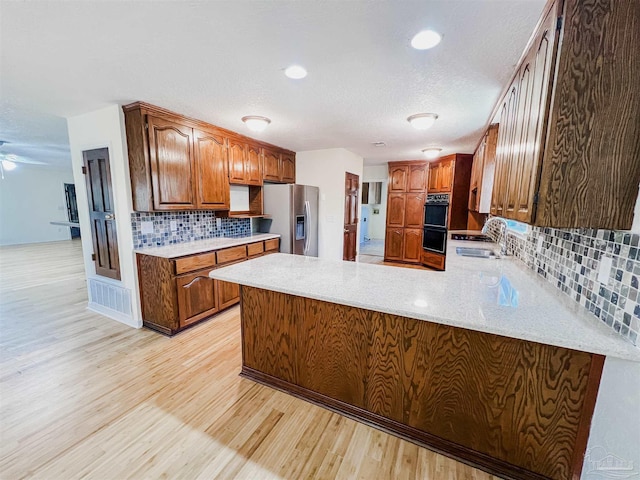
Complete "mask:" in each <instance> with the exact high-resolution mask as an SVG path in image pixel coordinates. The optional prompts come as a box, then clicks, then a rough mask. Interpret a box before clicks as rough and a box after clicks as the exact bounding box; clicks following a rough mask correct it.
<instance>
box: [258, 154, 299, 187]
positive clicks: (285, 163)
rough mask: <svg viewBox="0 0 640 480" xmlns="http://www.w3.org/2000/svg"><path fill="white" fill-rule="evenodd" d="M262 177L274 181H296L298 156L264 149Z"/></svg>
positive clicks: (266, 180)
mask: <svg viewBox="0 0 640 480" xmlns="http://www.w3.org/2000/svg"><path fill="white" fill-rule="evenodd" d="M262 158H263V161H262V179H263V180H264V181H265V182H272V183H295V181H296V157H295V155H292V154H287V153H282V152H279V151H276V150H273V149H267V148H265V149H263V150H262Z"/></svg>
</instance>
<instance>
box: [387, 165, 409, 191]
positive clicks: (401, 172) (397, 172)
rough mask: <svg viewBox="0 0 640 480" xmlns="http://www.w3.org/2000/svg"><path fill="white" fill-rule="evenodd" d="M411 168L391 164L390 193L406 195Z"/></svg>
mask: <svg viewBox="0 0 640 480" xmlns="http://www.w3.org/2000/svg"><path fill="white" fill-rule="evenodd" d="M408 177H409V166H408V165H406V164H400V165H397V164H393V163H389V193H392V192H396V193H404V192H406V191H407V180H408Z"/></svg>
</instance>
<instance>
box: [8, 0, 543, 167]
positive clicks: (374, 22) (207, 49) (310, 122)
mask: <svg viewBox="0 0 640 480" xmlns="http://www.w3.org/2000/svg"><path fill="white" fill-rule="evenodd" d="M543 6H544V0H462V1H458V0H441V1H430V0H422V1H410V0H394V1H384V0H375V1H373V0H369V1H365V0H352V1H347V0H342V1H327V0H269V1H266V0H265V1H246V0H235V1H209V2H205V1H200V2H192V1H165V2H150V1H102V2H87V1H82V2H79V1H64V2H63V1H49V2H12V1H6V0H0V32H1V33H0V35H1V37H0V41H1V43H0V68H1V74H2V77H1V84H0V99H1V100H0V113H1V114H2V115H1V117H0V140H8V141H10V142H12V143H13V147H14V149H16V150H17V149H20V148H22V149H24V150H23V151H24V155H25V156H27V154H28V155H30V156H31V158H32V159H34V160H42V161H46V162H49V163H51V162H54V163H56V162H57V163H64V162H65V161H67V162H68V161H69V160H68V154H67V153H66V151H68V145H67V138H66V125H65V121H64V119H63V118H60V117H66V116H72V115H77V114H81V113H86V112H88V111H91V110H94V109H98V108H100V107H103V106H106V105H108V104H113V103H121V104H125V103H129V102H132V101H135V100H143V101H146V102H149V103H152V104H156V105H159V106H162V107H165V108H168V109H170V110H175V111H177V112H180V113H183V114H186V115H189V116H192V117H195V118H200V119H202V120H205V121H209V122H211V123H213V124H216V125H219V126H222V127H225V128H229V129H231V130H235V131H238V132H242V133H247V131H246V129H245V126H244V125H243V124H242V123H241V121H240V118H241V117H242V116H244V115H264V116H267V117H269V118H271V120H272V123H271V125H270V126H269V128H268V129H267V130H266V131H264V132H262V133H260V134H257V135H256V134H253V136H255V137H256V138H260V139H263V140H265V141H267V142H271V143H274V144H276V145H279V146H282V147H286V148H289V149H292V150H295V151H303V150H314V149H324V148H333V147H344V148H346V149H349V150H351V151H353V152H355V153H356V154H358V155H361V156H363V157H364V158H365V163H366V164H376V163H381V162H385V161H388V160H400V159H416V158H420V150H421V149H422V148H425V147H427V146H432V145H433V146H439V147H442V149H443V154H446V153H454V152H472V151H473V149H474V148H475V145H476V144H477V142H478V140H479V137H480V134H481V131H482V129H483V127H484V126H485V124H486V123H487V120H488V116H489V114H490V112H491V110H492V108H493V105H494V104H495V102H496V100H497V97H498V95H499V93H500V91H501V90H502V88H503V87H504V86H505V84H506V82H507V81H508V80H509V77H510V76H511V74H512V73H513V68H514V64H515V63H516V62H517V61H518V59H519V57H520V54H521V53H522V51H523V50H524V47H525V44H526V42H527V40H528V38H529V35H530V34H531V32H532V31H533V28H534V26H535V24H536V22H537V20H538V17H539V15H540V13H541V11H542V8H543ZM425 28H431V29H434V30H436V31H438V32H440V33H441V34H442V35H443V41H442V43H441V44H440V45H439V46H437V47H436V48H434V49H432V50H426V51H417V50H414V49H412V48H411V47H410V45H409V42H410V40H411V37H412V36H413V34H415V33H417V32H418V31H420V30H422V29H425ZM292 63H299V64H301V65H304V66H305V67H306V68H307V70H308V71H309V76H308V77H307V78H306V79H304V80H299V81H294V80H290V79H288V78H286V77H285V76H284V75H283V72H282V70H283V69H284V68H285V67H287V66H288V65H290V64H292ZM419 112H435V113H437V114H439V115H440V118H439V119H438V121H437V122H436V124H435V126H434V127H433V128H431V129H430V130H427V131H422V132H421V131H417V130H414V129H412V128H411V127H410V126H409V124H408V123H407V122H406V118H407V117H408V116H409V115H411V114H414V113H419ZM377 141H383V142H385V143H386V144H387V146H386V147H382V148H380V147H374V146H372V145H371V144H372V142H377ZM10 147H11V145H10V144H9V145H5V147H3V148H4V149H5V150H6V149H9V148H10ZM13 153H18V154H19V153H20V152H19V151H14V152H13Z"/></svg>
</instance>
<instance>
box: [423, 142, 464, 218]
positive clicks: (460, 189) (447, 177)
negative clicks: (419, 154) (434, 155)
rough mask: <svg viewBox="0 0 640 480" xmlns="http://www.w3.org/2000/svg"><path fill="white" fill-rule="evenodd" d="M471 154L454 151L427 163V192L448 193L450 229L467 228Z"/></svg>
mask: <svg viewBox="0 0 640 480" xmlns="http://www.w3.org/2000/svg"><path fill="white" fill-rule="evenodd" d="M472 164H473V155H469V154H466V153H454V154H452V155H447V156H445V157H442V158H440V159H439V160H436V161H435V162H432V163H430V164H429V188H428V190H427V193H448V194H449V219H448V225H447V226H448V228H449V229H450V230H463V229H466V228H467V219H468V214H469V208H468V207H469V182H470V181H471V167H472Z"/></svg>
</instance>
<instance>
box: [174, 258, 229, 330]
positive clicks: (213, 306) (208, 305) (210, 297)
mask: <svg viewBox="0 0 640 480" xmlns="http://www.w3.org/2000/svg"><path fill="white" fill-rule="evenodd" d="M210 271H211V269H210V268H207V269H205V270H200V271H198V272H195V273H189V274H187V275H182V276H180V277H177V278H176V290H177V291H178V315H179V317H180V326H181V327H186V326H188V325H191V324H192V323H195V322H197V321H198V320H202V319H203V318H206V317H209V316H211V315H213V314H214V313H216V312H218V305H219V302H218V290H219V287H218V285H217V283H218V282H217V281H216V280H214V279H213V278H210V277H209V272H210ZM238 293H239V292H238ZM227 306H228V305H227Z"/></svg>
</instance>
